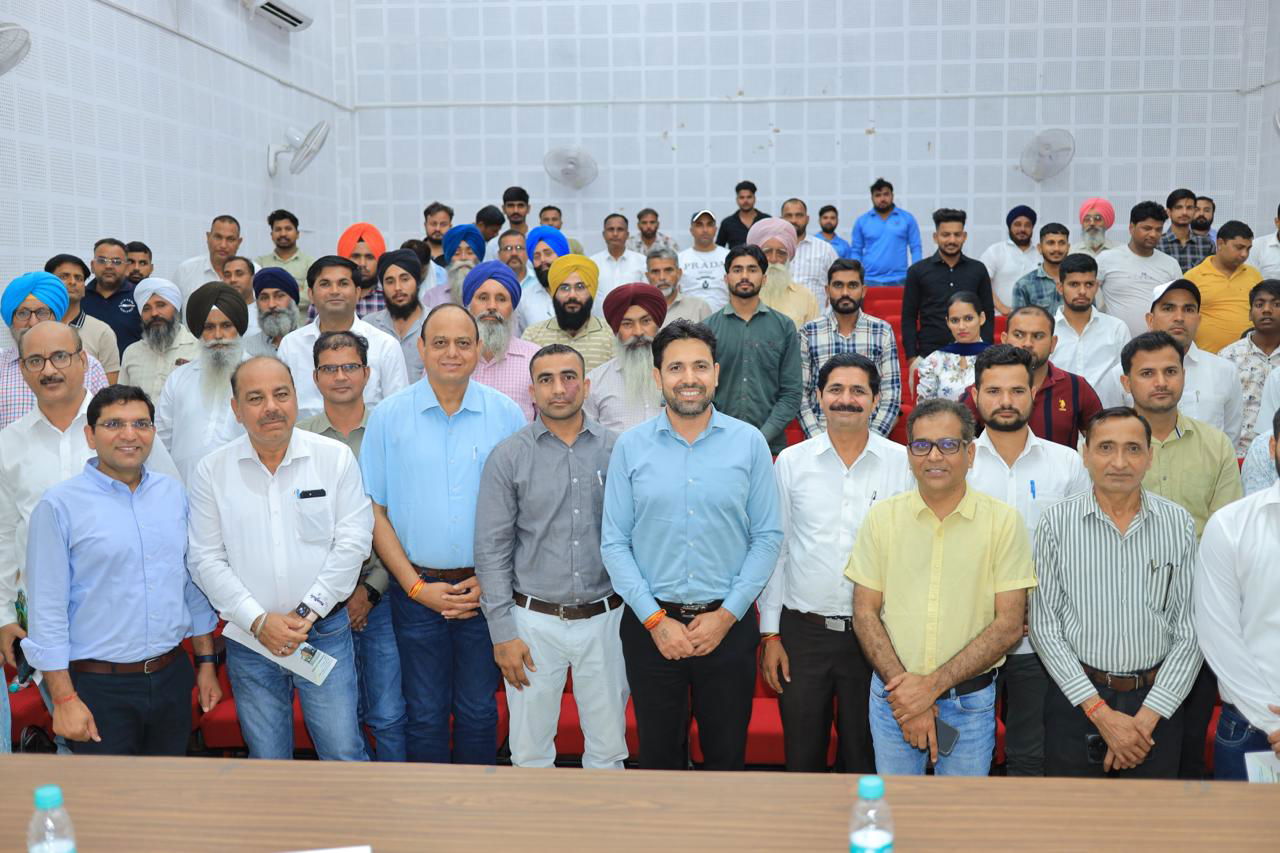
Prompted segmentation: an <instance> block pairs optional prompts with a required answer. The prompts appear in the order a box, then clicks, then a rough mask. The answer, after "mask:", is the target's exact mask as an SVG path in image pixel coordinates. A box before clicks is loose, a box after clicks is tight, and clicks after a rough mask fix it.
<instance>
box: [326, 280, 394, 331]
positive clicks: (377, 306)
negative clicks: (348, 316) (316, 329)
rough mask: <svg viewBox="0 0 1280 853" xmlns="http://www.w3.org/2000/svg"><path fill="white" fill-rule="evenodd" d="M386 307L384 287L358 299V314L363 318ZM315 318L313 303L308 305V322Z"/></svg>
mask: <svg viewBox="0 0 1280 853" xmlns="http://www.w3.org/2000/svg"><path fill="white" fill-rule="evenodd" d="M386 307H387V300H386V299H385V298H383V296H382V289H381V288H379V287H375V288H374V289H373V290H370V291H369V292H368V293H366V294H363V295H361V296H360V298H359V299H357V300H356V316H357V317H359V318H360V319H361V320H363V319H364V315H365V314H374V313H376V312H378V311H382V310H384V309H386ZM315 318H316V306H315V305H314V304H313V305H310V306H308V307H307V322H311V321H312V320H314V319H315Z"/></svg>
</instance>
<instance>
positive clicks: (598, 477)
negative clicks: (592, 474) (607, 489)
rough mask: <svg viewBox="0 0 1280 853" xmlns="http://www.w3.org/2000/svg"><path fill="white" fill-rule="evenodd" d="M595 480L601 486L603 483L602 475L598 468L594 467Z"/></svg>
mask: <svg viewBox="0 0 1280 853" xmlns="http://www.w3.org/2000/svg"><path fill="white" fill-rule="evenodd" d="M596 482H597V483H599V484H600V485H602V486H603V485H604V475H603V474H601V473H600V469H598V468H597V469H596Z"/></svg>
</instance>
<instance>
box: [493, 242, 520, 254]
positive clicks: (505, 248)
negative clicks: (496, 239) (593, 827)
mask: <svg viewBox="0 0 1280 853" xmlns="http://www.w3.org/2000/svg"><path fill="white" fill-rule="evenodd" d="M523 251H524V244H518V245H515V246H499V247H498V254H502V253H503V252H507V253H510V252H523Z"/></svg>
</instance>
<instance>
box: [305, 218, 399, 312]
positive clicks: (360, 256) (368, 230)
mask: <svg viewBox="0 0 1280 853" xmlns="http://www.w3.org/2000/svg"><path fill="white" fill-rule="evenodd" d="M386 250H387V241H386V240H384V239H383V238H382V232H381V231H379V230H378V229H377V228H376V227H374V226H373V225H370V224H369V223H368V222H357V223H356V224H355V225H352V226H351V227H350V228H348V229H347V230H346V231H343V232H342V236H341V237H339V238H338V255H339V257H343V258H349V259H350V260H352V261H354V262H355V265H356V266H357V267H358V268H359V269H360V281H358V282H356V284H358V285H359V286H360V298H359V299H357V300H356V316H357V317H363V316H364V315H366V314H372V313H374V312H375V311H381V310H383V309H384V308H386V307H387V302H386V300H385V299H384V298H383V296H382V288H381V287H380V286H379V284H378V258H380V257H382V253H383V252H385V251H386ZM311 316H312V317H315V308H314V307H313V308H312V309H311Z"/></svg>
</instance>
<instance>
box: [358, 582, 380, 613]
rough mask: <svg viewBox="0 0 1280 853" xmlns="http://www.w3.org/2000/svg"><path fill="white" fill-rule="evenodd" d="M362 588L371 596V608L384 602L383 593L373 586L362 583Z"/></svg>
mask: <svg viewBox="0 0 1280 853" xmlns="http://www.w3.org/2000/svg"><path fill="white" fill-rule="evenodd" d="M360 586H362V587H364V591H365V593H366V594H368V596H369V606H370V607H377V606H378V602H379V601H381V600H382V593H380V592H378V591H377V590H376V589H374V588H373V586H372V585H370V584H367V583H364V582H361V584H360Z"/></svg>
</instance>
